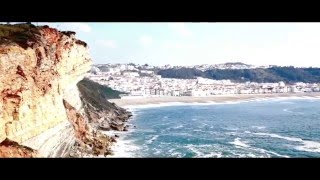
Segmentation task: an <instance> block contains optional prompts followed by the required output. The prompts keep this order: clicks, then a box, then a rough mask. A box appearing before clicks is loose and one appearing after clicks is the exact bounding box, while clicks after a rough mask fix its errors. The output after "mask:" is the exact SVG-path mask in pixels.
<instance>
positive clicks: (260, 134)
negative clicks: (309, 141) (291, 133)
mask: <svg viewBox="0 0 320 180" xmlns="http://www.w3.org/2000/svg"><path fill="white" fill-rule="evenodd" d="M253 134H255V135H258V136H269V137H272V138H279V139H285V140H287V141H296V142H302V141H303V140H302V139H301V138H296V137H287V136H281V135H278V134H272V133H253Z"/></svg>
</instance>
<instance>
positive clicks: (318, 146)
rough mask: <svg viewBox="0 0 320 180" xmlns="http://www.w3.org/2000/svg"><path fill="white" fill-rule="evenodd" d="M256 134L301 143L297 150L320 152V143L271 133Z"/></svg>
mask: <svg viewBox="0 0 320 180" xmlns="http://www.w3.org/2000/svg"><path fill="white" fill-rule="evenodd" d="M254 134H256V135H261V136H269V137H273V138H279V139H285V140H288V141H293V142H300V143H301V145H298V146H296V147H295V149H296V150H299V151H308V152H320V142H315V141H306V140H302V139H301V138H297V137H287V136H281V135H278V134H271V133H254Z"/></svg>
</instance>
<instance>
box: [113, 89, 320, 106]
mask: <svg viewBox="0 0 320 180" xmlns="http://www.w3.org/2000/svg"><path fill="white" fill-rule="evenodd" d="M277 97H320V92H313V93H277V94H232V95H215V96H208V97H192V96H180V97H173V96H163V97H141V98H135V99H110V100H109V101H110V102H113V103H115V104H117V105H118V106H121V107H123V106H131V105H147V104H160V103H161V104H162V103H171V102H182V103H209V102H216V103H223V102H230V101H242V100H253V99H260V98H277Z"/></svg>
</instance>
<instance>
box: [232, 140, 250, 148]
mask: <svg viewBox="0 0 320 180" xmlns="http://www.w3.org/2000/svg"><path fill="white" fill-rule="evenodd" d="M240 139H241V138H236V139H234V141H233V142H229V143H230V144H233V145H235V146H237V147H244V148H248V147H250V146H249V145H248V144H246V143H245V142H242V141H240Z"/></svg>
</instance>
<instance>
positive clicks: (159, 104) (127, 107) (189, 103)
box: [123, 96, 320, 111]
mask: <svg viewBox="0 0 320 180" xmlns="http://www.w3.org/2000/svg"><path fill="white" fill-rule="evenodd" d="M319 98H320V96H313V97H311V96H289V97H264V98H259V97H257V98H251V99H244V100H231V101H225V102H214V101H206V102H164V103H155V104H143V105H126V106H123V108H126V109H128V110H130V111H137V110H139V109H149V108H158V107H167V106H193V105H194V106H202V105H203V106H206V105H226V104H239V103H247V102H259V101H270V100H272V101H283V100H288V99H289V100H290V99H314V100H319Z"/></svg>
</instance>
